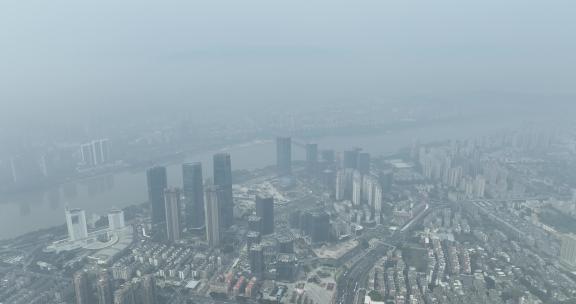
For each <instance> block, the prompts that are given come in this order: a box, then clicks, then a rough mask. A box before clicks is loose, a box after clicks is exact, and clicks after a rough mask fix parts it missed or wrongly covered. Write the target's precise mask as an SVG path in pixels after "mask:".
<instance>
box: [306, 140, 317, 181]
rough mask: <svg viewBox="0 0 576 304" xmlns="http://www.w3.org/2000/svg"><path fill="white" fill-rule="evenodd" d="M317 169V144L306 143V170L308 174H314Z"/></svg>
mask: <svg viewBox="0 0 576 304" xmlns="http://www.w3.org/2000/svg"><path fill="white" fill-rule="evenodd" d="M317 170H318V145H317V144H306V171H307V173H308V176H311V177H312V176H315V175H316V173H317Z"/></svg>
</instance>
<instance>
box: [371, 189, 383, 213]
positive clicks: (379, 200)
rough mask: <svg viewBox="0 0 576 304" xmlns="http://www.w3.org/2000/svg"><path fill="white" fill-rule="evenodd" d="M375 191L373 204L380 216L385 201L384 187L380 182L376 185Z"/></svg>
mask: <svg viewBox="0 0 576 304" xmlns="http://www.w3.org/2000/svg"><path fill="white" fill-rule="evenodd" d="M373 191H374V193H373V194H372V200H373V202H372V205H373V206H374V210H375V213H376V216H380V214H382V204H383V203H384V201H383V195H384V193H383V191H382V187H381V186H380V185H378V184H376V185H374V190H373Z"/></svg>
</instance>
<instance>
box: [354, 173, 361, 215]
mask: <svg viewBox="0 0 576 304" xmlns="http://www.w3.org/2000/svg"><path fill="white" fill-rule="evenodd" d="M352 204H353V205H354V206H357V207H358V206H360V205H361V204H362V174H361V173H360V172H359V171H354V176H353V178H352Z"/></svg>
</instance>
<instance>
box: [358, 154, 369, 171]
mask: <svg viewBox="0 0 576 304" xmlns="http://www.w3.org/2000/svg"><path fill="white" fill-rule="evenodd" d="M356 168H357V169H358V171H360V173H362V174H369V173H370V153H366V152H361V153H358V163H357V165H356Z"/></svg>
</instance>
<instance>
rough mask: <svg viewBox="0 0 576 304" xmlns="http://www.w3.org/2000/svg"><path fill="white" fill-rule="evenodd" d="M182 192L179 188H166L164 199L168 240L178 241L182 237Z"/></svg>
mask: <svg viewBox="0 0 576 304" xmlns="http://www.w3.org/2000/svg"><path fill="white" fill-rule="evenodd" d="M181 196H182V194H181V193H180V190H179V189H166V190H165V191H164V200H165V208H166V236H167V237H168V241H170V242H176V241H179V240H180V239H181V237H180V234H181V227H180V198H181Z"/></svg>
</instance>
